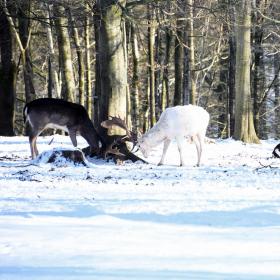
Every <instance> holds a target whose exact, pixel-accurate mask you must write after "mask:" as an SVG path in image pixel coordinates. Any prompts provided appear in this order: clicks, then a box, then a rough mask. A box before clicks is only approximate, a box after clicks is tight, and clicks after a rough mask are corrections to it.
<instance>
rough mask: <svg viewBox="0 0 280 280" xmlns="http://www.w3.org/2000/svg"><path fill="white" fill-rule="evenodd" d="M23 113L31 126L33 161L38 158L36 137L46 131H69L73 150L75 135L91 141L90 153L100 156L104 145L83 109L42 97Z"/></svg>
mask: <svg viewBox="0 0 280 280" xmlns="http://www.w3.org/2000/svg"><path fill="white" fill-rule="evenodd" d="M23 112H24V122H25V123H26V124H27V125H28V126H29V127H28V129H27V133H28V136H29V143H30V149H31V156H32V158H33V159H34V158H35V157H36V156H37V155H38V149H37V145H36V140H37V137H38V136H39V135H40V134H41V133H42V132H43V131H44V130H45V129H47V128H53V129H61V130H63V131H66V132H68V133H69V136H70V138H71V141H72V144H73V145H74V147H76V146H77V138H76V136H77V135H81V136H82V137H83V138H84V139H85V140H86V141H87V142H88V144H89V146H90V152H91V153H94V154H99V152H100V148H99V142H101V143H102V145H103V142H102V139H101V138H100V136H99V135H98V133H97V131H96V130H95V128H94V126H93V123H92V121H91V120H90V118H89V116H88V113H87V111H86V109H85V108H84V107H83V106H81V105H79V104H75V103H71V102H67V101H64V100H62V99H54V98H40V99H36V100H33V101H31V102H30V103H28V104H26V105H25V107H24V110H23Z"/></svg>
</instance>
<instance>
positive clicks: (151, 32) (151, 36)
mask: <svg viewBox="0 0 280 280" xmlns="http://www.w3.org/2000/svg"><path fill="white" fill-rule="evenodd" d="M147 7H148V24H149V27H148V56H149V63H148V64H149V77H150V78H149V81H150V86H149V88H150V91H149V110H150V124H151V127H152V126H154V124H155V123H156V113H155V106H156V104H155V58H154V47H155V30H156V27H155V11H154V8H153V6H152V5H148V6H147Z"/></svg>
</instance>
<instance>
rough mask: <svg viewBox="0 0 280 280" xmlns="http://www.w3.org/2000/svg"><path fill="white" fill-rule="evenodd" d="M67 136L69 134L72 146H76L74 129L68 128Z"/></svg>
mask: <svg viewBox="0 0 280 280" xmlns="http://www.w3.org/2000/svg"><path fill="white" fill-rule="evenodd" d="M69 136H70V139H71V142H72V144H73V146H74V147H77V145H78V143H77V135H76V131H74V130H70V129H69Z"/></svg>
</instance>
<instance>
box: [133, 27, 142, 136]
mask: <svg viewBox="0 0 280 280" xmlns="http://www.w3.org/2000/svg"><path fill="white" fill-rule="evenodd" d="M131 44H132V58H133V66H132V67H133V69H132V87H131V111H132V128H133V129H134V131H137V129H138V128H139V113H140V112H139V74H138V72H139V48H138V40H137V36H136V32H135V29H134V25H133V24H132V26H131Z"/></svg>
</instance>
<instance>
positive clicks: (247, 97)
mask: <svg viewBox="0 0 280 280" xmlns="http://www.w3.org/2000/svg"><path fill="white" fill-rule="evenodd" d="M236 24H237V27H236V44H237V46H236V73H235V77H236V81H235V88H236V98H235V100H236V102H235V127H234V138H235V139H237V140H241V141H243V142H246V143H259V139H258V137H257V135H256V132H255V128H254V120H253V110H252V104H251V91H250V62H251V34H250V33H251V32H250V31H251V1H250V0H241V1H240V3H239V4H238V5H237V22H236Z"/></svg>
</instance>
